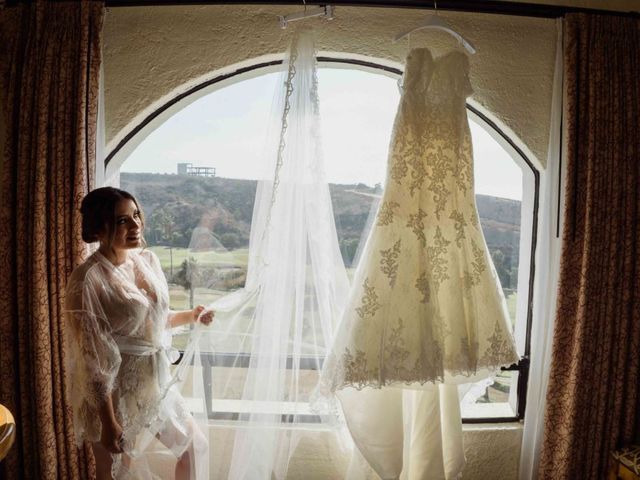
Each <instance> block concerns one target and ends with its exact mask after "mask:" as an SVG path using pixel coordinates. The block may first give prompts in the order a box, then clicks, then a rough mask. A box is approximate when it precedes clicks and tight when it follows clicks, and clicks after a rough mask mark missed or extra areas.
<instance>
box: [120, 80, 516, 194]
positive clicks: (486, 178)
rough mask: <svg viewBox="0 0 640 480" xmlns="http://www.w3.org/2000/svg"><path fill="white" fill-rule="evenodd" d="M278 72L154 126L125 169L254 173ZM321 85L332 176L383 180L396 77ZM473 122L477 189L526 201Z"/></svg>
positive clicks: (507, 163)
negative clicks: (183, 166) (188, 167)
mask: <svg viewBox="0 0 640 480" xmlns="http://www.w3.org/2000/svg"><path fill="white" fill-rule="evenodd" d="M277 78H278V74H277V73H271V74H266V75H262V76H258V77H255V78H252V79H249V80H243V81H240V82H237V83H235V84H232V85H230V86H227V87H224V88H222V89H220V90H217V91H215V92H212V93H210V94H208V95H206V96H203V97H202V98H200V99H198V100H196V101H195V102H193V103H191V104H190V105H188V106H186V107H185V108H183V109H182V110H180V111H179V112H178V113H176V114H175V115H173V116H172V117H171V118H169V119H168V120H167V121H165V122H164V123H163V124H162V125H160V126H159V127H158V128H157V129H156V130H154V131H153V132H151V133H150V134H149V135H148V136H147V138H145V139H144V140H143V141H142V142H141V143H140V145H139V146H138V147H137V148H136V149H135V150H134V151H133V152H132V153H131V155H130V156H129V158H128V159H127V160H125V162H124V163H123V164H122V167H121V171H123V172H153V173H176V171H177V164H178V163H181V162H186V163H192V164H193V165H194V166H210V167H215V168H216V174H217V176H219V177H226V178H245V179H255V178H256V176H255V175H254V176H252V173H254V172H257V171H259V168H258V165H259V162H260V160H261V158H262V155H261V151H262V149H263V148H264V145H265V142H266V138H265V136H266V130H267V125H268V122H269V115H270V111H271V105H272V101H273V98H274V92H275V91H276V90H275V89H276V83H277ZM318 91H319V96H320V113H321V122H322V127H321V128H322V139H323V142H322V143H323V149H324V159H325V168H326V173H327V178H328V181H329V182H330V183H345V184H351V183H364V184H367V185H370V186H373V185H375V184H376V183H381V184H383V185H384V180H385V174H386V162H387V155H388V147H389V138H390V136H391V129H392V125H393V120H394V117H395V113H396V109H397V106H398V100H399V97H400V94H399V89H398V82H397V80H395V79H393V78H389V77H387V76H384V75H381V74H377V73H371V72H364V71H360V70H352V69H344V68H339V69H338V68H320V69H319V71H318ZM470 126H471V135H472V139H473V148H474V162H475V177H476V178H475V181H476V193H480V194H486V195H493V196H497V197H503V198H511V199H516V200H520V199H521V197H522V172H521V170H520V167H519V166H518V165H517V164H516V163H515V162H514V161H513V160H512V159H511V158H510V156H509V154H508V153H507V152H506V151H505V150H504V149H503V148H502V147H501V146H500V145H499V144H498V143H497V142H496V141H495V140H494V139H493V138H492V137H491V136H490V135H489V134H488V133H487V132H486V131H485V130H484V129H483V128H482V127H480V126H479V125H477V124H475V123H474V122H473V121H470Z"/></svg>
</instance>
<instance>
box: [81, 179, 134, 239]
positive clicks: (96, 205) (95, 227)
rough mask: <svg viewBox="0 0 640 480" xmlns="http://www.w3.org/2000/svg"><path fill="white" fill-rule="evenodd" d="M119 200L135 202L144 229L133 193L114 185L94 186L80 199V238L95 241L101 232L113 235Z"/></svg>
mask: <svg viewBox="0 0 640 480" xmlns="http://www.w3.org/2000/svg"><path fill="white" fill-rule="evenodd" d="M120 200H131V201H133V203H135V204H136V208H137V209H138V210H139V211H140V219H141V221H142V228H143V229H144V217H143V215H142V210H141V209H140V204H139V203H138V201H137V200H136V198H135V197H134V196H133V195H131V194H130V193H129V192H126V191H124V190H120V189H119V188H115V187H102V188H96V189H95V190H91V191H90V192H89V193H88V194H87V195H86V196H85V197H84V198H83V199H82V204H81V205H80V213H81V214H82V240H84V241H85V242H87V243H92V242H97V241H98V238H99V235H100V234H102V233H107V234H108V235H109V236H110V237H111V236H113V234H114V232H115V226H116V205H117V204H118V202H119V201H120ZM143 244H144V240H143Z"/></svg>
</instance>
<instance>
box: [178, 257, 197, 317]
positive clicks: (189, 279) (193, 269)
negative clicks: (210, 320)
mask: <svg viewBox="0 0 640 480" xmlns="http://www.w3.org/2000/svg"><path fill="white" fill-rule="evenodd" d="M201 277H202V274H201V271H200V266H199V265H198V261H197V260H196V259H195V258H194V257H189V258H185V260H184V261H183V262H182V265H180V270H178V271H177V272H176V274H175V276H173V278H172V281H173V283H175V284H177V285H180V286H181V287H182V288H184V289H185V290H188V291H189V308H193V305H194V294H195V289H196V286H197V285H199V284H200V282H201Z"/></svg>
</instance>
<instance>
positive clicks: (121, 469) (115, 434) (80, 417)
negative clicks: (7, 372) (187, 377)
mask: <svg viewBox="0 0 640 480" xmlns="http://www.w3.org/2000/svg"><path fill="white" fill-rule="evenodd" d="M80 212H81V214H82V239H83V240H84V241H85V242H87V243H93V242H100V246H99V248H98V250H97V251H96V252H95V253H94V254H93V255H91V256H90V257H89V258H88V259H87V260H86V261H85V262H84V263H83V264H82V265H80V266H79V267H78V268H76V269H75V270H74V272H73V273H72V275H71V277H70V279H69V283H68V285H67V295H66V315H67V323H68V325H67V332H68V335H69V345H70V355H69V360H70V362H69V372H70V392H69V393H70V399H71V402H72V405H73V412H74V425H75V429H76V438H77V441H78V443H79V444H81V443H82V442H83V441H85V440H87V441H90V442H92V446H93V451H94V455H95V458H96V467H97V473H98V479H101V478H109V479H110V478H116V479H118V478H139V477H145V478H146V477H147V476H148V473H149V472H148V469H149V464H148V463H147V462H146V461H145V455H144V453H142V452H141V450H143V449H144V448H145V446H146V445H148V444H149V443H150V441H151V440H153V439H154V437H155V438H157V439H158V440H160V442H162V443H163V444H164V445H165V446H166V447H167V448H169V449H170V450H171V451H172V452H173V453H174V454H175V456H176V458H177V463H176V467H175V478H176V479H188V478H190V479H195V478H202V477H203V475H204V472H206V464H207V462H208V458H207V457H208V444H207V441H206V438H205V437H204V435H203V434H202V433H201V432H200V431H199V429H198V427H197V425H196V424H195V422H194V420H193V417H192V416H191V414H190V413H189V410H188V409H187V407H186V405H185V401H184V399H183V398H182V396H181V395H180V393H179V392H178V391H177V389H176V387H175V386H173V382H172V381H171V374H170V362H169V358H168V354H167V352H168V349H169V347H170V345H171V333H170V330H169V329H171V328H174V327H178V326H180V325H185V324H189V323H194V322H198V321H199V322H201V323H203V324H205V325H208V324H209V323H211V321H212V320H213V312H212V311H207V310H205V309H204V307H203V306H201V305H199V306H197V307H195V308H194V309H193V310H185V311H177V312H174V311H170V310H169V292H168V288H167V282H166V280H165V277H164V274H163V272H162V269H161V268H160V262H159V261H158V258H157V257H156V256H155V254H154V253H153V252H151V251H150V250H145V249H144V248H142V249H141V247H144V245H145V243H144V239H143V236H142V232H143V228H144V217H143V215H142V212H141V211H140V207H139V205H138V202H137V201H136V199H135V198H134V197H133V195H131V194H130V193H127V192H125V191H123V190H120V189H117V188H112V187H104V188H98V189H96V190H93V191H92V192H90V193H89V194H88V195H87V196H86V197H85V198H84V199H83V201H82V205H81V208H80Z"/></svg>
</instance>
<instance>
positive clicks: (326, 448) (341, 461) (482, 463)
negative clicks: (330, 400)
mask: <svg viewBox="0 0 640 480" xmlns="http://www.w3.org/2000/svg"><path fill="white" fill-rule="evenodd" d="M209 431H210V435H211V437H210V441H211V450H210V454H211V465H212V466H213V467H212V468H213V470H212V471H211V472H210V474H211V476H212V478H227V476H228V469H229V460H230V458H231V452H232V451H233V441H234V429H232V428H228V427H221V426H220V427H211V428H210V430H209ZM521 438H522V427H521V426H520V425H518V424H515V425H510V426H504V425H485V426H472V425H466V426H465V429H464V442H465V455H466V457H467V465H466V467H465V469H464V471H463V473H462V478H463V480H517V478H518V462H519V446H520V441H521ZM350 460H351V452H350V451H348V450H347V451H343V450H342V449H341V448H340V447H339V446H338V442H337V441H336V437H335V436H334V434H333V433H331V432H328V431H321V432H314V433H312V432H308V435H305V436H303V437H302V438H301V439H300V441H299V443H298V445H297V448H296V450H295V452H294V454H293V456H292V457H291V461H290V463H289V469H288V471H287V480H342V479H344V478H345V473H346V472H347V469H348V468H349V462H350ZM174 462H175V459H173V458H171V457H170V456H168V455H158V458H157V461H154V462H153V466H154V469H156V471H158V472H162V471H167V470H171V469H172V468H173V464H174ZM360 471H361V472H362V473H363V474H364V477H358V478H360V479H361V480H380V477H378V476H377V475H376V474H375V473H374V472H373V470H369V471H365V470H360Z"/></svg>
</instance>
